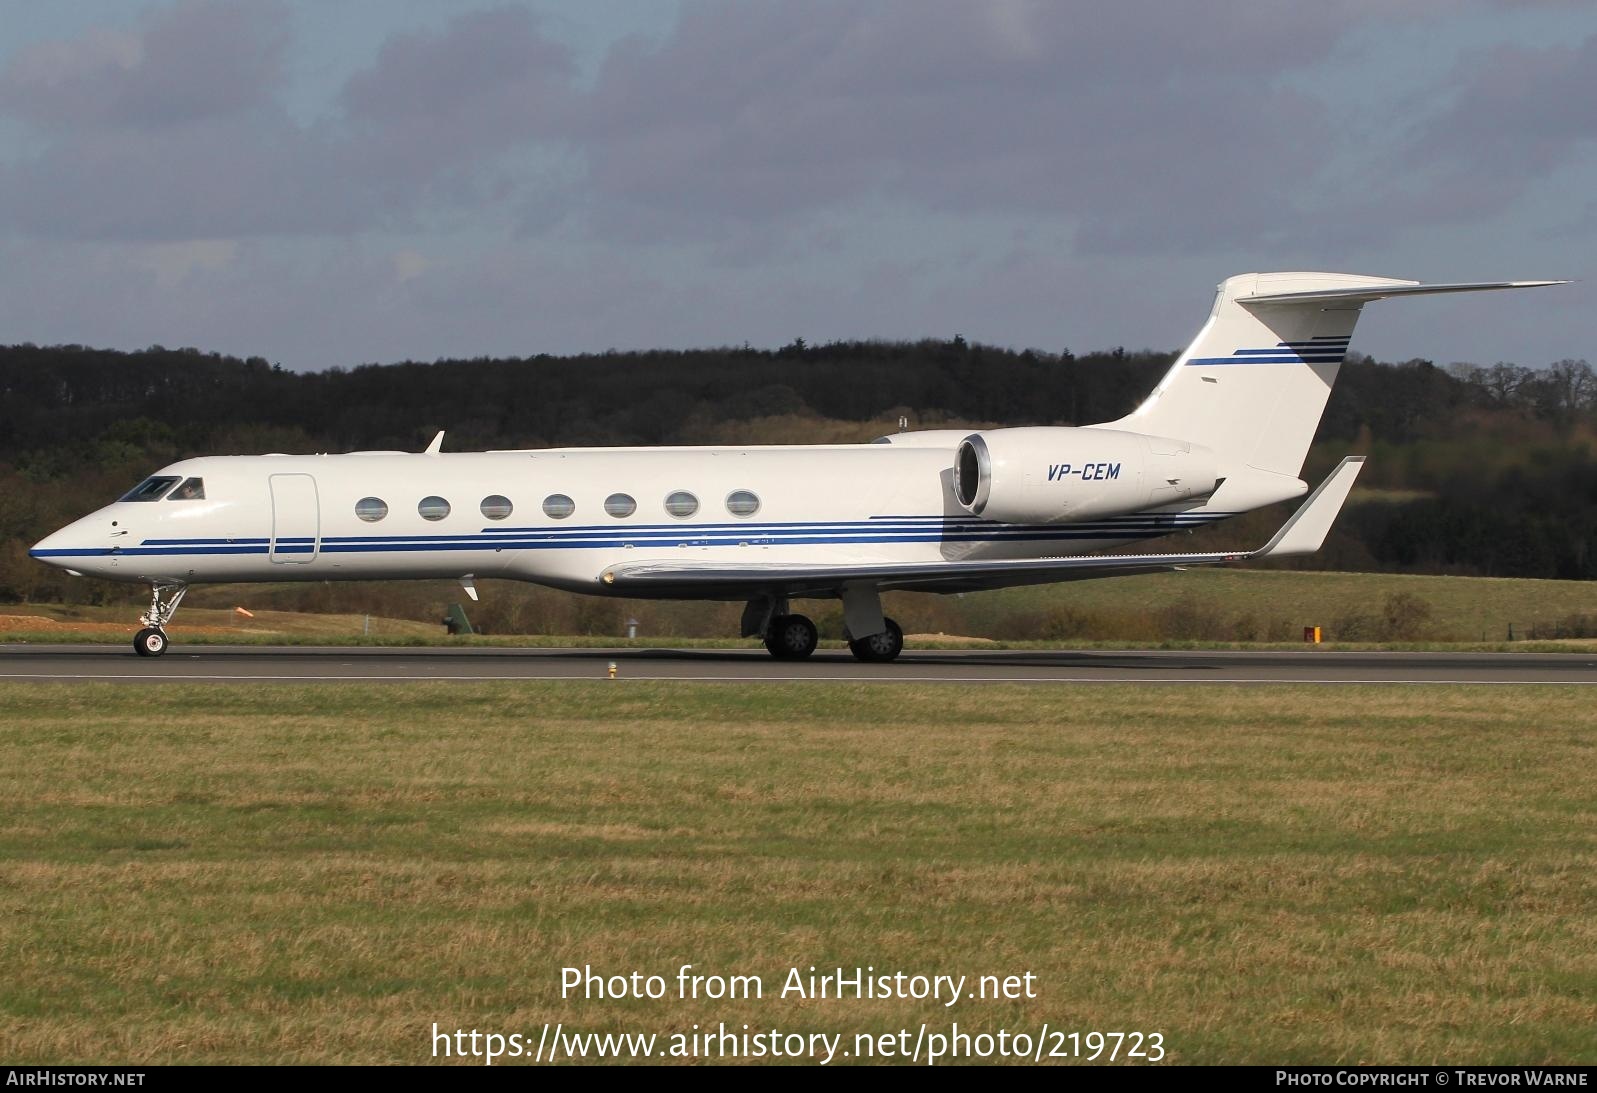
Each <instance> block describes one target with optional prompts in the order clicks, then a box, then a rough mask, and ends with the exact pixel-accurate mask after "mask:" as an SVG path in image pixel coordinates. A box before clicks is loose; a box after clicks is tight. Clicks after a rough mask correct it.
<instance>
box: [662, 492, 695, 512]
mask: <svg viewBox="0 0 1597 1093" xmlns="http://www.w3.org/2000/svg"><path fill="white" fill-rule="evenodd" d="M665 511H666V512H669V513H670V514H671V515H672V516H675V517H678V518H681V517H686V516H692V515H693V514H694V513H695V512H698V511H699V499H698V498H697V497H694V496H693V495H692V494H691V493H689V492H688V491H687V490H677V491H676V492H675V493H673V494H671V495H670V496H668V497H667V498H666V499H665Z"/></svg>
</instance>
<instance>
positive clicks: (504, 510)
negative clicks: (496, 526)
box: [482, 493, 515, 520]
mask: <svg viewBox="0 0 1597 1093" xmlns="http://www.w3.org/2000/svg"><path fill="white" fill-rule="evenodd" d="M514 511H515V506H514V505H512V504H511V503H510V498H508V497H505V496H502V495H501V494H497V493H496V494H494V495H493V496H492V497H484V498H483V499H482V514H483V515H484V516H486V517H487V518H488V519H490V520H503V519H504V518H505V517H507V516H509V515H510V514H511V513H512V512H514Z"/></svg>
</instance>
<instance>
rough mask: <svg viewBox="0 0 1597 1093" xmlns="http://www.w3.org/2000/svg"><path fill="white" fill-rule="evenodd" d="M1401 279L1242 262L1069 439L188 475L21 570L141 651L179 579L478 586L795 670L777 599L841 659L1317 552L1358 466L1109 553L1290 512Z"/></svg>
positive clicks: (274, 466)
mask: <svg viewBox="0 0 1597 1093" xmlns="http://www.w3.org/2000/svg"><path fill="white" fill-rule="evenodd" d="M1564 283H1567V282H1561V281H1512V282H1510V281H1504V282H1490V283H1479V284H1435V285H1427V284H1420V283H1418V282H1415V281H1396V280H1391V279H1388V278H1383V277H1358V276H1346V275H1342V274H1331V273H1249V274H1244V275H1242V276H1238V277H1231V278H1229V279H1227V280H1226V281H1225V282H1224V283H1222V284H1221V285H1220V286H1219V291H1218V294H1217V296H1216V297H1215V302H1214V309H1213V311H1212V312H1211V313H1210V315H1209V321H1208V322H1207V323H1206V324H1205V325H1204V326H1203V329H1202V330H1200V331H1199V332H1198V336H1197V337H1196V338H1195V339H1194V340H1193V342H1192V345H1191V346H1190V347H1188V349H1187V350H1186V352H1184V353H1182V354H1181V356H1180V357H1178V358H1177V359H1176V361H1175V363H1174V364H1173V365H1171V367H1170V370H1169V371H1168V372H1167V373H1166V374H1165V376H1164V378H1163V379H1162V380H1160V381H1159V384H1158V386H1157V387H1155V388H1154V390H1153V393H1152V394H1150V395H1149V396H1148V398H1147V399H1146V401H1144V402H1143V403H1142V405H1141V406H1139V407H1138V408H1137V409H1136V410H1135V411H1133V412H1132V413H1131V414H1128V415H1127V416H1125V417H1123V418H1121V419H1119V420H1118V421H1111V422H1106V423H1103V424H1100V425H1089V426H1085V427H1080V428H1016V429H989V430H983V431H981V432H975V433H972V432H969V431H968V430H939V431H929V432H906V433H899V434H897V435H895V436H886V437H882V438H880V439H879V440H877V441H875V442H873V443H870V444H853V445H813V446H802V447H799V446H793V447H788V446H762V447H748V448H713V447H704V448H550V449H540V450H536V451H493V452H478V453H469V454H468V453H459V454H457V453H445V452H443V451H442V450H441V448H442V440H443V434H442V433H440V434H438V436H437V437H436V438H435V439H434V440H433V442H432V444H431V445H430V446H429V447H428V448H427V450H426V451H425V452H421V453H418V454H412V453H405V452H353V453H350V454H348V455H259V456H218V457H210V458H203V459H186V460H183V461H182V462H179V463H174V464H172V465H171V466H169V467H165V468H163V469H162V470H160V471H158V472H157V473H156V474H154V475H152V476H151V477H149V478H147V479H145V480H144V481H143V482H141V483H139V484H138V485H137V486H135V487H134V488H133V489H132V490H130V491H129V492H128V493H127V494H126V495H124V496H123V497H122V498H120V499H119V500H117V501H116V502H115V503H113V504H111V505H108V506H106V507H105V508H102V509H100V510H99V511H98V512H95V513H93V514H91V515H89V516H85V517H84V518H83V519H81V520H78V521H76V522H75V523H73V524H70V525H68V526H67V527H65V528H62V529H61V530H60V531H58V532H56V533H55V534H53V535H51V536H49V537H48V538H46V539H44V540H43V541H42V542H40V543H39V544H38V545H36V546H35V547H34V548H33V549H32V551H31V552H30V553H31V554H32V555H33V557H35V558H38V559H40V560H41V561H44V562H48V563H49V564H51V565H55V566H60V567H62V568H64V569H66V570H68V571H69V572H71V573H74V574H79V575H90V576H95V577H104V578H108V579H110V580H116V581H133V582H138V583H141V584H148V585H150V587H151V601H150V609H149V611H148V612H147V613H145V614H144V615H142V616H141V617H140V621H141V622H142V623H143V624H144V629H142V630H140V631H139V632H138V635H137V636H136V637H135V638H134V639H133V647H134V649H135V650H136V651H137V652H138V653H139V654H141V655H143V656H159V655H160V654H162V653H163V652H165V651H166V648H167V645H168V640H167V635H166V628H167V626H168V625H170V623H171V621H172V616H173V614H174V612H176V610H177V608H178V604H179V602H180V601H181V600H182V598H183V594H184V592H185V591H186V590H187V589H188V588H189V587H190V586H191V585H195V584H200V583H205V582H220V581H295V580H300V581H303V580H374V579H407V580H415V579H421V578H448V579H455V580H459V581H460V582H461V584H462V585H463V586H464V588H465V590H466V592H467V594H468V595H470V596H471V597H472V598H473V599H475V598H476V595H477V590H476V584H475V581H476V579H477V578H479V577H498V578H509V579H514V580H523V581H533V582H536V583H539V584H545V585H550V586H553V587H556V588H564V589H569V590H571V591H575V592H586V593H592V594H596V595H605V596H637V597H652V598H661V599H703V600H730V601H744V602H746V603H747V607H746V608H745V610H744V612H743V624H742V632H743V635H744V636H745V637H761V638H763V639H764V641H765V645H766V648H767V649H769V650H770V651H771V653H772V655H774V656H777V657H782V658H801V657H807V656H809V655H810V653H812V652H813V651H814V650H815V645H816V631H815V625H814V623H812V622H811V621H810V620H809V619H807V618H805V617H804V616H803V615H800V614H796V613H795V612H794V611H793V610H792V608H791V607H790V604H791V602H792V601H793V600H796V599H801V598H835V599H841V600H842V601H843V614H844V622H845V625H846V627H847V636H848V639H849V648H850V649H851V650H852V651H853V653H854V655H855V656H856V657H858V658H859V659H861V660H865V661H890V660H892V659H894V658H895V657H897V656H898V655H899V653H900V651H901V650H902V649H903V646H904V635H903V632H902V630H901V629H900V627H899V625H898V624H897V623H895V622H894V621H893V620H892V619H890V618H886V617H885V616H884V615H883V614H882V605H881V593H882V592H883V591H887V590H892V589H909V590H913V591H918V592H968V591H972V590H977V589H989V588H1002V587H1005V586H1012V585H1027V584H1046V583H1050V582H1054V581H1071V580H1081V579H1084V578H1089V577H1111V576H1119V575H1124V574H1132V573H1147V572H1150V571H1155V570H1171V569H1184V568H1186V567H1188V566H1202V565H1220V564H1224V563H1227V562H1240V561H1248V560H1254V559H1259V558H1276V557H1282V556H1285V555H1292V554H1309V553H1313V552H1314V551H1316V550H1318V549H1319V548H1320V545H1321V543H1322V542H1323V541H1324V539H1325V536H1326V533H1327V532H1328V531H1329V529H1330V527H1331V523H1332V521H1333V520H1334V519H1335V517H1336V515H1337V513H1338V512H1339V511H1340V510H1341V507H1342V503H1343V501H1344V500H1346V498H1347V495H1348V491H1349V490H1350V489H1351V488H1352V486H1353V480H1354V478H1355V477H1356V476H1357V475H1358V472H1359V469H1360V467H1361V465H1362V463H1363V458H1362V457H1360V456H1349V457H1348V458H1346V459H1344V460H1343V461H1342V462H1341V464H1340V465H1339V466H1337V468H1336V469H1335V470H1334V471H1332V473H1331V475H1330V477H1329V478H1327V479H1326V480H1325V481H1324V482H1322V483H1321V484H1320V485H1319V487H1318V488H1317V489H1316V490H1315V491H1314V492H1313V493H1312V494H1311V495H1310V496H1309V498H1308V500H1307V501H1306V502H1305V503H1304V504H1303V505H1302V506H1300V507H1299V508H1298V510H1297V511H1296V512H1295V513H1294V514H1293V515H1292V517H1291V518H1290V519H1288V520H1287V522H1286V524H1285V525H1284V526H1283V527H1282V528H1281V530H1280V531H1279V532H1277V533H1276V535H1275V537H1274V538H1273V539H1271V540H1270V541H1269V542H1268V543H1266V544H1265V545H1264V546H1263V547H1260V548H1259V549H1257V550H1253V551H1238V552H1232V553H1203V554H1199V553H1186V554H1123V553H1108V552H1106V553H1098V552H1099V551H1114V550H1116V549H1117V548H1123V547H1125V546H1126V545H1127V544H1131V543H1136V542H1138V541H1140V540H1144V539H1150V538H1154V537H1156V536H1161V535H1166V534H1169V533H1171V532H1174V531H1179V530H1181V529H1184V528H1196V527H1203V526H1205V525H1208V524H1211V523H1214V522H1216V521H1218V520H1223V519H1225V518H1226V517H1229V516H1235V515H1237V514H1238V513H1243V512H1247V511H1249V510H1252V509H1257V508H1261V507H1263V506H1265V505H1272V504H1275V503H1276V502H1279V501H1286V500H1289V499H1291V498H1294V497H1298V496H1301V495H1302V494H1303V493H1305V492H1306V491H1307V489H1308V487H1307V486H1306V484H1305V483H1304V482H1302V481H1301V480H1300V479H1299V478H1298V475H1299V473H1300V472H1301V470H1302V467H1303V460H1304V456H1305V455H1306V453H1307V452H1308V449H1309V442H1310V441H1311V440H1312V438H1313V436H1314V431H1315V429H1316V427H1317V426H1318V424H1319V421H1320V415H1321V413H1322V412H1323V411H1324V409H1325V402H1326V399H1327V398H1328V397H1329V395H1330V393H1331V385H1332V383H1333V382H1334V381H1335V379H1336V374H1337V370H1338V368H1339V367H1340V365H1341V362H1342V359H1343V357H1344V355H1345V354H1346V353H1347V348H1348V339H1349V337H1350V336H1351V335H1352V333H1353V325H1354V323H1355V322H1356V321H1357V319H1358V317H1359V311H1360V309H1361V308H1362V307H1363V306H1364V305H1365V304H1366V303H1368V302H1369V301H1371V300H1379V299H1383V298H1386V297H1392V296H1418V295H1425V294H1431V293H1449V292H1473V291H1478V290H1483V289H1503V288H1529V287H1536V286H1542V285H1553V284H1564Z"/></svg>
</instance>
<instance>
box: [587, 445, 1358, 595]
mask: <svg viewBox="0 0 1597 1093" xmlns="http://www.w3.org/2000/svg"><path fill="white" fill-rule="evenodd" d="M1363 466H1364V457H1363V456H1348V457H1347V458H1346V459H1344V460H1342V462H1341V463H1339V464H1338V465H1337V467H1336V469H1335V470H1334V471H1332V472H1331V474H1330V476H1329V477H1327V478H1326V480H1325V481H1324V482H1321V483H1320V485H1319V486H1318V488H1316V489H1315V491H1314V492H1313V493H1311V494H1310V495H1309V497H1308V499H1307V500H1306V501H1304V502H1303V504H1302V505H1300V506H1299V507H1298V510H1297V511H1296V512H1294V513H1293V514H1292V516H1291V517H1290V518H1289V519H1288V520H1287V522H1286V523H1285V524H1283V525H1282V526H1281V530H1280V531H1278V532H1276V533H1275V536H1274V538H1272V539H1271V540H1270V541H1269V542H1268V543H1266V544H1265V545H1264V546H1262V547H1260V548H1258V549H1257V550H1251V551H1249V550H1241V551H1233V552H1229V553H1208V554H1196V553H1194V554H1085V555H1077V556H1074V557H1069V558H1027V559H1020V560H1013V561H969V562H966V561H960V562H873V563H862V564H845V565H805V564H803V563H789V562H776V563H758V562H754V563H747V564H743V565H727V564H725V563H720V562H678V561H664V560H662V561H639V562H632V563H628V564H626V565H616V566H611V567H610V568H608V569H606V570H605V571H604V572H603V573H602V574H600V577H599V579H600V580H601V581H602V582H603V583H604V584H606V585H609V586H610V587H612V588H614V589H615V590H616V591H618V592H622V593H625V594H629V595H634V596H678V595H684V594H692V595H698V596H705V597H709V598H715V597H716V596H717V595H721V596H724V597H725V598H726V599H739V598H742V597H743V596H745V595H748V594H750V593H771V592H776V593H780V594H782V595H786V596H803V595H819V594H836V593H837V592H838V590H839V589H841V588H842V587H843V586H844V585H847V584H853V583H864V584H872V585H875V586H876V587H878V588H880V589H882V590H884V591H885V590H890V589H904V590H909V591H919V592H974V591H979V590H981V589H988V588H1007V587H1012V586H1016V585H1027V584H1052V583H1055V582H1059V581H1079V580H1088V579H1091V578H1095V577H1118V576H1128V575H1131V574H1134V573H1154V572H1158V571H1161V570H1173V569H1186V568H1188V567H1189V566H1204V565H1225V564H1227V563H1231V562H1248V561H1258V560H1259V559H1262V558H1279V557H1286V556H1290V555H1296V554H1313V553H1314V552H1315V551H1317V550H1319V549H1320V546H1321V545H1322V544H1323V543H1324V542H1325V536H1326V534H1327V533H1328V532H1329V531H1330V530H1331V524H1332V523H1333V522H1334V521H1335V520H1336V517H1337V514H1338V513H1339V512H1341V511H1342V504H1343V502H1345V501H1346V500H1347V495H1348V492H1349V491H1350V490H1351V489H1352V488H1353V480H1354V479H1355V478H1357V477H1358V473H1359V471H1360V470H1361V469H1362V468H1363Z"/></svg>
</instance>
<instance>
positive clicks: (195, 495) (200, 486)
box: [166, 478, 205, 501]
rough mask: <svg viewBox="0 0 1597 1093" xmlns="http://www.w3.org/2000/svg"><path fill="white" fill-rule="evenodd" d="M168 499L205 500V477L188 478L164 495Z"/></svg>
mask: <svg viewBox="0 0 1597 1093" xmlns="http://www.w3.org/2000/svg"><path fill="white" fill-rule="evenodd" d="M166 499H167V500H168V501H203V500H205V479H203V478H190V479H188V480H187V481H186V482H184V483H183V484H182V485H181V486H179V487H178V488H177V489H175V490H173V491H172V492H171V493H169V494H167V495H166Z"/></svg>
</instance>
